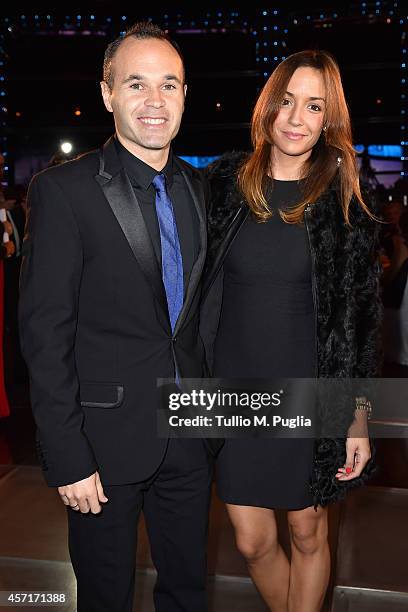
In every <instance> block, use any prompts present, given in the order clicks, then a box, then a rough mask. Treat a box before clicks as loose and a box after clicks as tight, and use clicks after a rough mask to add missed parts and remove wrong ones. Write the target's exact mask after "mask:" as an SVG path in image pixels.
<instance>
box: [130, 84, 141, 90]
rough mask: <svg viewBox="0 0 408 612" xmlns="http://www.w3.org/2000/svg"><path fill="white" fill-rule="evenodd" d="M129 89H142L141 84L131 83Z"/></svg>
mask: <svg viewBox="0 0 408 612" xmlns="http://www.w3.org/2000/svg"><path fill="white" fill-rule="evenodd" d="M130 87H131V89H142V84H141V83H132V84H131V86H130Z"/></svg>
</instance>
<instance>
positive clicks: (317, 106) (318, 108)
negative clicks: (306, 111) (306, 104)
mask: <svg viewBox="0 0 408 612" xmlns="http://www.w3.org/2000/svg"><path fill="white" fill-rule="evenodd" d="M310 108H311V109H312V110H313V111H315V112H318V111H320V110H322V109H321V108H320V106H319V105H318V104H311V105H310Z"/></svg>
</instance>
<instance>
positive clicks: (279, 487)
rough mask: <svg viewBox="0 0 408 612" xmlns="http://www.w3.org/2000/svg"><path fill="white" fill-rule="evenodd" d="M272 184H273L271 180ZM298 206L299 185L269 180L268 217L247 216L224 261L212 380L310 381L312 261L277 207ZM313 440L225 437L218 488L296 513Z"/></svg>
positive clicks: (300, 229) (303, 238) (231, 497)
mask: <svg viewBox="0 0 408 612" xmlns="http://www.w3.org/2000/svg"><path fill="white" fill-rule="evenodd" d="M270 181H271V182H272V179H270ZM298 201H300V185H299V183H298V182H297V181H278V180H273V189H272V190H269V196H268V203H269V206H270V207H271V210H273V211H274V214H273V216H272V217H271V218H270V219H269V220H268V221H267V222H266V223H258V222H256V221H254V219H253V218H252V217H251V216H248V218H247V220H246V221H245V223H244V225H243V226H242V227H241V229H240V231H239V233H238V235H237V236H236V238H235V240H234V242H233V244H232V246H231V249H230V251H229V252H228V254H227V256H226V258H225V261H224V289H223V301H222V310H221V318H220V324H219V329H218V335H217V339H216V344H215V361H214V376H216V377H220V378H274V377H302V378H308V377H311V378H313V377H314V376H315V360H316V354H315V322H314V306H313V294H312V281H311V258H310V252H309V243H308V237H307V230H306V228H305V226H297V225H292V224H287V223H285V222H284V221H283V220H282V219H281V217H280V216H279V213H278V212H277V209H278V208H279V207H284V206H285V205H288V204H295V203H296V202H298ZM313 445H314V440H313V438H303V439H297V438H292V439H289V438H269V439H268V438H256V439H255V438H245V439H242V438H236V439H228V440H226V442H225V445H224V446H223V448H222V450H221V452H220V454H219V456H218V461H217V491H218V494H219V496H220V498H221V499H222V500H223V501H224V502H227V503H230V504H239V505H248V506H259V507H266V508H285V509H290V510H295V509H301V508H305V507H307V506H312V505H313V498H312V495H311V493H310V492H309V488H308V481H309V477H310V474H311V470H312V461H313Z"/></svg>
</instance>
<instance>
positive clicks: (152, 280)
mask: <svg viewBox="0 0 408 612" xmlns="http://www.w3.org/2000/svg"><path fill="white" fill-rule="evenodd" d="M106 146H109V147H110V146H114V144H113V143H112V145H110V144H109V141H108V143H107V145H105V150H106ZM104 152H105V151H104ZM101 157H102V160H101V167H100V171H99V174H97V175H96V176H95V179H96V181H97V182H98V183H99V185H100V186H101V188H102V191H103V193H104V195H105V197H106V199H107V201H108V203H109V205H110V207H111V209H112V212H113V214H114V215H115V217H116V220H117V222H118V223H119V225H120V227H121V229H122V231H123V233H124V235H125V238H126V240H127V241H128V243H129V246H130V248H131V249H132V252H133V255H134V256H135V258H136V261H137V263H138V264H139V266H140V268H141V270H142V272H143V274H144V276H145V277H146V280H147V282H148V283H149V285H150V286H151V288H152V290H153V293H154V295H155V297H156V299H157V301H158V302H159V304H160V306H161V308H162V310H163V311H164V313H165V316H166V325H167V326H170V321H169V318H168V308H167V300H166V294H165V291H164V286H163V281H162V277H161V272H160V267H159V264H158V262H157V259H156V256H155V253H154V249H153V244H152V241H151V239H150V235H149V232H148V231H147V227H146V224H145V222H144V219H143V215H142V211H141V210H140V206H139V202H138V201H137V198H136V196H135V194H134V191H133V188H132V185H131V184H130V181H129V178H128V176H127V174H126V172H125V170H124V169H123V168H120V166H119V168H118V170H119V172H118V173H117V174H116V175H115V176H112V175H111V174H110V173H109V169H108V167H106V166H105V165H104V163H103V162H104V159H103V154H102V156H101Z"/></svg>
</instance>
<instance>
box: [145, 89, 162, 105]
mask: <svg viewBox="0 0 408 612" xmlns="http://www.w3.org/2000/svg"><path fill="white" fill-rule="evenodd" d="M145 104H146V106H153V107H154V108H160V107H161V106H163V105H164V98H163V96H162V93H161V91H160V89H151V90H150V91H149V95H148V96H147V98H146V100H145Z"/></svg>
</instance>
